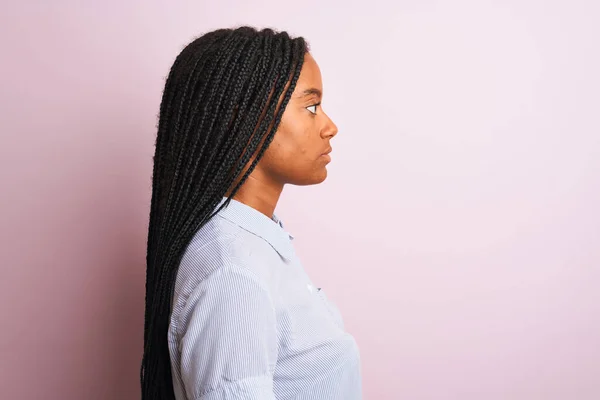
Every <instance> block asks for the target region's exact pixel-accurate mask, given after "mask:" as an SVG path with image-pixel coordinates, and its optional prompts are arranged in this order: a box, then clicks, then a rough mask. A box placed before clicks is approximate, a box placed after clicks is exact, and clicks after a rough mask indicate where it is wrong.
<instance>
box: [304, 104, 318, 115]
mask: <svg viewBox="0 0 600 400" xmlns="http://www.w3.org/2000/svg"><path fill="white" fill-rule="evenodd" d="M320 105H321V103H320V102H319V103H317V104H313V105H310V106H308V107H306V109H307V110H308V112H309V113H311V114H312V115H317V107H319V106H320ZM311 107H315V112H312V111H310V110H309V108H311Z"/></svg>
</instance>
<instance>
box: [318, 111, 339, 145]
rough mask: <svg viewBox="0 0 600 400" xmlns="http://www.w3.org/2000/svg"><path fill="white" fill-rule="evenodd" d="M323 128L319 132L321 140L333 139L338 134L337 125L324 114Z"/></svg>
mask: <svg viewBox="0 0 600 400" xmlns="http://www.w3.org/2000/svg"><path fill="white" fill-rule="evenodd" d="M324 116H325V119H326V121H325V126H324V127H323V129H322V130H321V137H322V138H323V139H326V138H329V139H331V138H333V137H334V136H335V135H337V133H338V127H337V125H336V124H335V123H334V122H333V121H332V120H331V118H329V115H327V114H325V115H324Z"/></svg>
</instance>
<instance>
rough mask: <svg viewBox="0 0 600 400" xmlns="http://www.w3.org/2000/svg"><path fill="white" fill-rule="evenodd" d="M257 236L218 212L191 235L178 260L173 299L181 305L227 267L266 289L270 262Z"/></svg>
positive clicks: (268, 286)
mask: <svg viewBox="0 0 600 400" xmlns="http://www.w3.org/2000/svg"><path fill="white" fill-rule="evenodd" d="M265 246H268V244H266V243H264V241H263V240H262V239H260V238H259V237H257V236H255V235H253V234H251V233H249V232H248V231H246V230H244V229H242V228H240V227H239V226H237V225H235V224H233V223H231V222H230V221H228V220H226V219H224V218H221V217H219V216H218V215H217V216H215V217H213V218H212V219H211V220H210V221H208V222H207V223H206V224H205V225H204V226H203V227H202V228H201V229H200V230H199V231H198V232H197V233H196V235H195V236H194V237H193V239H192V240H191V241H190V243H189V245H188V246H187V248H186V251H185V253H184V255H183V257H182V259H181V262H180V264H179V269H178V271H177V279H176V283H175V292H174V298H173V303H174V305H175V304H177V303H179V305H180V306H181V305H182V303H183V302H185V301H186V299H187V297H189V295H190V293H191V292H192V291H194V290H195V289H196V288H197V287H199V286H200V285H201V284H202V283H203V282H205V283H206V281H207V280H208V279H209V278H210V277H215V276H218V275H221V274H223V272H224V271H227V273H228V274H231V273H238V274H241V275H242V276H244V277H247V278H248V279H253V280H254V281H255V282H256V283H257V284H259V285H260V286H261V287H263V288H265V289H266V290H268V289H269V288H270V287H272V285H271V280H272V278H273V268H272V263H270V262H269V260H268V259H267V257H268V256H269V255H270V252H269V251H267V250H265Z"/></svg>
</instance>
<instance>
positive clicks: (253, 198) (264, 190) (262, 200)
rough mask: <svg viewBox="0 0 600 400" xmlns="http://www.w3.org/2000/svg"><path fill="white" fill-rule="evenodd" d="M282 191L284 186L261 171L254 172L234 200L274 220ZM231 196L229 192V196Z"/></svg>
mask: <svg viewBox="0 0 600 400" xmlns="http://www.w3.org/2000/svg"><path fill="white" fill-rule="evenodd" d="M282 191H283V185H281V184H277V183H276V182H274V181H272V180H270V179H268V178H267V177H266V176H265V175H264V174H261V172H260V171H258V170H254V171H253V172H252V174H250V176H249V177H248V179H247V180H246V182H244V184H243V185H242V186H241V187H240V189H239V190H238V192H237V193H236V194H235V196H234V197H233V198H234V199H235V200H237V201H239V202H240V203H243V204H245V205H247V206H249V207H252V208H254V209H255V210H257V211H259V212H261V213H263V214H264V215H266V216H267V217H269V218H273V213H274V212H275V208H276V207H277V202H278V201H279V198H280V197H281V192H282ZM230 194H231V193H230V192H228V193H227V196H229V195H230Z"/></svg>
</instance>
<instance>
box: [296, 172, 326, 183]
mask: <svg viewBox="0 0 600 400" xmlns="http://www.w3.org/2000/svg"><path fill="white" fill-rule="evenodd" d="M326 179H327V170H326V169H325V168H323V169H322V170H321V171H318V172H315V173H313V174H312V175H309V176H306V177H303V178H300V179H295V180H294V182H291V183H292V184H294V185H296V186H310V185H318V184H319V183H323V182H324V181H325V180H326Z"/></svg>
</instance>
